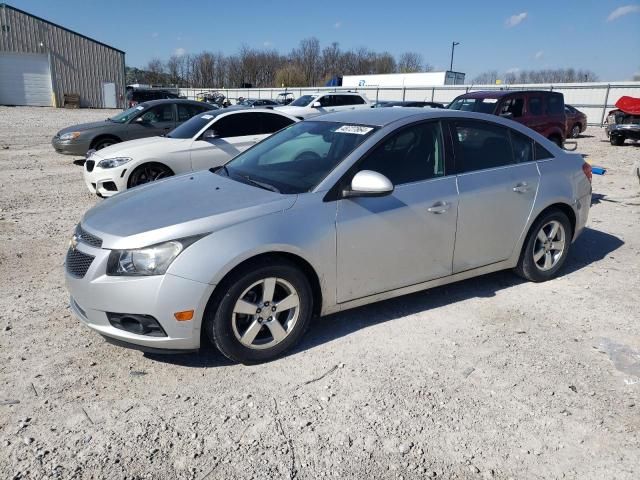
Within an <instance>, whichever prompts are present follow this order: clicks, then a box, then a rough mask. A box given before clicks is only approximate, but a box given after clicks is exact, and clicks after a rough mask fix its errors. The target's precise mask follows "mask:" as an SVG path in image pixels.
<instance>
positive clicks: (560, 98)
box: [447, 90, 567, 147]
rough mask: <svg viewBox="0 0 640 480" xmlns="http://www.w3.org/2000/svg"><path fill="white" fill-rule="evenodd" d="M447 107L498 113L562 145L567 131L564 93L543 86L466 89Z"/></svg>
mask: <svg viewBox="0 0 640 480" xmlns="http://www.w3.org/2000/svg"><path fill="white" fill-rule="evenodd" d="M447 108H449V109H451V110H463V111H469V112H479V113H489V114H493V115H500V116H501V117H507V118H511V119H513V120H515V121H516V122H519V123H522V124H524V125H526V126H527V127H529V128H531V129H532V130H535V131H536V132H538V133H539V134H541V135H543V136H544V137H547V138H548V139H549V140H551V141H552V142H554V143H555V144H556V145H558V146H559V147H562V145H563V144H564V140H565V138H566V135H567V132H566V129H567V126H566V123H567V117H566V114H565V111H564V95H562V94H561V93H559V92H549V91H544V90H495V91H481V92H469V93H465V94H463V95H460V96H459V97H457V98H456V99H455V100H453V102H451V103H450V104H449V106H448V107H447Z"/></svg>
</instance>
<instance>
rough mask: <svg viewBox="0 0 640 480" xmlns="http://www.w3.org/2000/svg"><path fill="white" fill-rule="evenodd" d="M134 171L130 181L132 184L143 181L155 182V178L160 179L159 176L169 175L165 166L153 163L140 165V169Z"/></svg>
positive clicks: (140, 183)
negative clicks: (133, 177) (132, 178)
mask: <svg viewBox="0 0 640 480" xmlns="http://www.w3.org/2000/svg"><path fill="white" fill-rule="evenodd" d="M135 173H136V176H135V179H134V180H133V182H132V183H133V186H137V185H142V184H143V183H149V182H155V181H156V180H160V179H161V178H165V177H168V176H170V175H171V174H170V173H169V172H168V171H167V169H166V168H162V167H158V166H154V165H146V166H144V167H142V169H141V170H139V171H138V172H135Z"/></svg>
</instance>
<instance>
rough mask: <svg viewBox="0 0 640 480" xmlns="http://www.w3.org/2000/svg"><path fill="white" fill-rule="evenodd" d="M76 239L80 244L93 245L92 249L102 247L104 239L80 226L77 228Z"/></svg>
mask: <svg viewBox="0 0 640 480" xmlns="http://www.w3.org/2000/svg"><path fill="white" fill-rule="evenodd" d="M76 238H77V239H78V241H79V242H82V243H86V244H87V245H91V246H92V247H96V248H101V247H102V239H101V238H98V237H96V236H95V235H92V234H90V233H89V232H87V231H86V230H85V229H83V228H82V227H81V226H80V224H78V226H77V227H76Z"/></svg>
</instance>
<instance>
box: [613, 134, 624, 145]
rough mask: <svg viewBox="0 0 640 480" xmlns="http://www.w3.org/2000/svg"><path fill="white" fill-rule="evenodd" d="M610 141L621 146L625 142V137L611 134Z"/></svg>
mask: <svg viewBox="0 0 640 480" xmlns="http://www.w3.org/2000/svg"><path fill="white" fill-rule="evenodd" d="M609 142H611V145H615V146H616V147H619V146H621V145H622V144H623V143H624V137H623V136H621V135H611V136H610V137H609Z"/></svg>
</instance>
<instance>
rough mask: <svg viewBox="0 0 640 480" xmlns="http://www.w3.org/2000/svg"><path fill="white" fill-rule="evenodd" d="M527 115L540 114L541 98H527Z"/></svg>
mask: <svg viewBox="0 0 640 480" xmlns="http://www.w3.org/2000/svg"><path fill="white" fill-rule="evenodd" d="M529 115H542V98H540V97H530V98H529Z"/></svg>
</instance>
